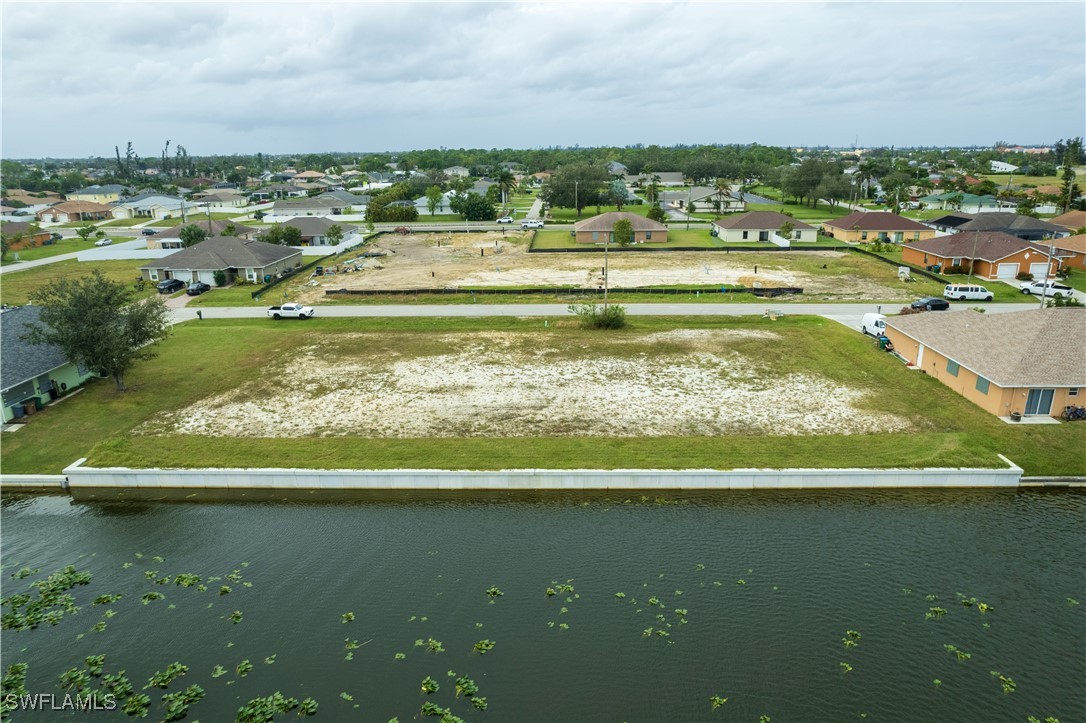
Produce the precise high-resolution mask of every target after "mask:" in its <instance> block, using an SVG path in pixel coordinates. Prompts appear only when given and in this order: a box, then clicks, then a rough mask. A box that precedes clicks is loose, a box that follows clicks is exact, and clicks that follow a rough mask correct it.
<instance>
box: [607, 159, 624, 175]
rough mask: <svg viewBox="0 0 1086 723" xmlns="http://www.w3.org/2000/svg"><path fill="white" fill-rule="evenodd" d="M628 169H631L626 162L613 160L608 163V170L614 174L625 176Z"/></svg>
mask: <svg viewBox="0 0 1086 723" xmlns="http://www.w3.org/2000/svg"><path fill="white" fill-rule="evenodd" d="M628 171H629V169H628V168H626V164H624V163H619V162H618V161H611V162H610V163H608V164H607V172H608V173H610V174H611V175H612V176H625V175H626V173H627V172H628Z"/></svg>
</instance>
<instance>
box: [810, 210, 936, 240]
mask: <svg viewBox="0 0 1086 723" xmlns="http://www.w3.org/2000/svg"><path fill="white" fill-rule="evenodd" d="M822 233H824V234H826V235H827V236H832V237H833V238H835V239H837V240H838V241H851V242H856V241H859V242H870V241H892V242H894V243H904V242H906V241H919V240H921V239H929V238H932V237H934V236H935V229H933V228H930V227H928V226H925V225H924V224H922V223H918V222H916V221H913V220H912V219H911V218H906V217H904V216H899V215H897V214H896V213H886V212H884V211H870V212H864V211H857V212H855V213H850V214H849V215H847V216H842V217H841V218H831V219H830V220H828V221H823V222H822Z"/></svg>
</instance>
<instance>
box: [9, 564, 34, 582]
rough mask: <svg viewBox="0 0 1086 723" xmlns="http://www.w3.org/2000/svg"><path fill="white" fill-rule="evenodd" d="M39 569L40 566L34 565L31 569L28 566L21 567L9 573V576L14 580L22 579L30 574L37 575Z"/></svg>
mask: <svg viewBox="0 0 1086 723" xmlns="http://www.w3.org/2000/svg"><path fill="white" fill-rule="evenodd" d="M40 569H41V568H38V567H35V568H34V569H33V570H31V569H30V568H29V567H24V568H21V569H20V570H19V571H18V572H13V573H11V576H12V577H13V578H15V579H16V580H22V579H24V578H27V577H30V576H31V575H37V574H38V571H39V570H40Z"/></svg>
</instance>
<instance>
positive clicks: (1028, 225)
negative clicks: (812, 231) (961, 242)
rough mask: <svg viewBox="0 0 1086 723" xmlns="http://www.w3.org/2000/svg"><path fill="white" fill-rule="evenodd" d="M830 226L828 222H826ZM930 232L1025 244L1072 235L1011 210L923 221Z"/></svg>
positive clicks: (955, 213)
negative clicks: (992, 235) (1000, 237)
mask: <svg viewBox="0 0 1086 723" xmlns="http://www.w3.org/2000/svg"><path fill="white" fill-rule="evenodd" d="M827 223H829V222H827ZM924 223H925V224H927V226H928V227H929V228H931V229H939V230H949V231H1002V232H1003V233H1005V234H1009V235H1011V236H1017V237H1018V238H1020V239H1025V240H1026V241H1041V240H1043V239H1048V238H1053V237H1054V238H1059V237H1061V236H1070V235H1071V232H1070V231H1068V230H1067V229H1066V228H1065V227H1063V226H1057V225H1056V224H1054V223H1050V222H1048V221H1043V220H1041V219H1039V218H1033V217H1032V216H1020V215H1018V214H1017V213H1010V212H1009V211H996V212H993V213H964V212H961V211H955V212H954V213H951V214H947V215H946V216H939V217H937V218H932V219H928V220H927V221H925V222H924Z"/></svg>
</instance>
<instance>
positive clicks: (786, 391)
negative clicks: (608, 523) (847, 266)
mask: <svg viewBox="0 0 1086 723" xmlns="http://www.w3.org/2000/svg"><path fill="white" fill-rule="evenodd" d="M773 336H774V334H773V333H772V332H760V331H754V330H751V331H746V330H740V331H702V330H676V331H669V332H660V333H657V334H648V335H644V336H641V337H633V341H637V342H641V343H645V342H648V343H651V344H653V345H655V346H656V350H659V352H658V353H657V351H656V350H654V353H652V354H651V355H650V354H648V353H647V352H642V353H641V354H636V352H634V355H633V356H632V357H631V356H629V355H628V354H627V355H625V356H624V355H622V354H620V353H618V349H616V350H615V353H611V354H608V353H606V352H602V353H600V354H598V355H590V356H589V358H583V356H578V355H577V354H571V353H569V352H570V350H569V349H568V348H567V349H563V348H559V347H556V346H554V343H555V342H554V339H553V338H550V339H547V340H545V341H544V340H542V339H539V340H538V341H537V340H536V337H533V336H531V335H527V334H514V333H490V334H449V335H445V336H444V337H443V338H441V339H440V341H441V342H442V343H441V344H439V345H438V347H436V349H440V353H435V354H431V355H424V356H411V357H406V358H404V357H400V356H399V355H397V354H395V353H393V354H391V355H389V354H381V355H373V357H372V358H365V359H362V358H359V355H358V354H346V355H339V354H337V350H336V349H335V346H336V340H334V339H333V340H329V342H328V343H327V344H322V345H320V346H313V347H310V348H307V349H304V350H302V351H301V352H300V353H296V354H294V355H293V356H292V358H291V359H290V360H289V361H284V362H283V363H282V364H281V365H280V366H279V368H268V369H266V372H265V376H264V379H266V380H267V381H262V380H254V381H253V382H251V383H250V384H249V385H246V386H245V387H242V388H240V389H237V390H234V391H232V392H229V393H226V394H221V395H217V396H213V397H210V398H208V399H205V400H202V401H200V402H197V403H196V404H193V405H191V406H189V407H186V408H184V409H181V410H178V411H176V412H173V413H168V414H165V415H161V416H160V417H158V418H156V419H153V420H151V421H149V422H148V423H146V424H144V425H143V426H142V427H141V428H139V429H138V430H137V433H143V434H200V435H211V436H223V437H227V436H230V437H233V436H242V437H311V436H324V437H335V436H355V437H392V438H413V437H477V436H493V437H534V436H577V437H582V436H601V437H602V436H609V437H610V436H618V437H638V436H667V435H691V436H703V435H709V436H712V435H723V434H772V435H800V434H855V433H865V432H875V431H882V432H885V431H901V430H905V429H908V428H909V426H910V425H909V423H908V421H907V420H905V419H902V418H899V417H896V416H894V415H890V414H886V413H881V412H876V411H870V410H866V409H861V408H860V406H859V403H860V402H861V401H862V400H863V399H864V398H865V396H866V392H865V391H864V390H861V389H852V388H848V387H846V386H843V385H840V384H837V383H835V382H832V381H830V380H828V379H826V378H823V377H820V376H818V375H814V374H808V373H792V374H787V375H784V376H776V375H771V374H767V373H766V372H765V371H763V370H762V369H760V367H759V364H758V362H757V360H756V359H752V358H750V357H747V356H744V355H743V354H741V353H739V352H738V351H736V350H735V349H729V344H730V343H732V342H736V341H741V340H743V339H752V338H759V337H760V338H766V337H773ZM622 348H627V347H625V344H623V345H622ZM586 349H587V347H585V346H581V347H580V350H586ZM588 351H589V352H591V350H588ZM627 351H629V350H628V348H627ZM352 357H353V358H352ZM378 357H379V358H378Z"/></svg>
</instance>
